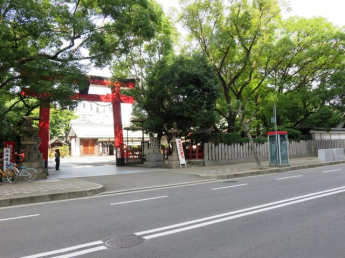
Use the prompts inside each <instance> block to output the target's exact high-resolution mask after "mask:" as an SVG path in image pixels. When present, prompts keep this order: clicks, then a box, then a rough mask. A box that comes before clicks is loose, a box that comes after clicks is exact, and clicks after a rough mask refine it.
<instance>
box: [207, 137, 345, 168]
mask: <svg viewBox="0 0 345 258" xmlns="http://www.w3.org/2000/svg"><path fill="white" fill-rule="evenodd" d="M288 147H289V156H290V157H298V156H299V157H302V156H317V153H318V150H319V149H333V148H345V140H310V141H300V142H290V143H289V146H288ZM256 150H257V152H258V155H259V158H260V159H261V160H267V159H268V156H269V153H268V143H267V142H266V143H264V144H256ZM204 160H205V165H217V164H219V165H222V164H231V163H241V162H245V161H254V155H253V152H252V150H251V148H250V145H249V143H244V144H231V145H228V144H224V143H219V144H214V143H205V144H204Z"/></svg>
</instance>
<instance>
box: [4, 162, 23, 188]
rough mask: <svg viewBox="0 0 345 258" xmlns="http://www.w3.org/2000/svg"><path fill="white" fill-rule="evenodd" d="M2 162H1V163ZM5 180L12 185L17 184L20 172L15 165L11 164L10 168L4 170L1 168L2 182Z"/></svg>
mask: <svg viewBox="0 0 345 258" xmlns="http://www.w3.org/2000/svg"><path fill="white" fill-rule="evenodd" d="M1 161H2V160H0V162H1ZM3 178H5V179H6V181H7V182H9V183H10V184H12V183H15V182H17V181H18V179H19V170H18V169H17V168H16V167H15V166H14V164H10V166H9V167H8V168H6V169H5V170H2V169H1V167H0V181H2V179H3Z"/></svg>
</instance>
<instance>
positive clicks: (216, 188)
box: [211, 184, 248, 191]
mask: <svg viewBox="0 0 345 258" xmlns="http://www.w3.org/2000/svg"><path fill="white" fill-rule="evenodd" d="M244 185H248V184H240V185H231V186H224V187H218V188H213V189H211V191H213V190H220V189H226V188H233V187H238V186H244Z"/></svg>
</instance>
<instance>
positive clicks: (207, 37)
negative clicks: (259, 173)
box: [181, 0, 344, 132]
mask: <svg viewBox="0 0 345 258" xmlns="http://www.w3.org/2000/svg"><path fill="white" fill-rule="evenodd" d="M182 3H183V9H182V14H181V21H182V22H183V24H184V27H185V28H186V29H187V30H188V31H189V32H190V35H191V37H192V39H194V40H195V41H196V42H197V44H198V47H199V49H200V50H201V51H202V52H203V53H204V54H205V56H206V57H207V58H208V60H209V62H210V63H211V65H212V67H213V72H214V74H215V75H217V77H218V79H219V81H220V83H221V84H222V90H221V93H222V97H221V98H219V99H218V100H217V108H216V111H217V112H218V113H219V114H220V115H221V116H222V117H223V120H224V121H225V124H226V126H227V131H228V132H236V131H238V130H239V129H240V128H241V127H242V122H243V121H244V120H246V119H250V118H251V116H255V119H256V121H259V122H260V120H261V124H262V126H269V124H268V121H269V119H270V117H271V115H268V112H267V111H268V110H272V109H271V107H272V106H273V103H274V102H284V106H285V107H286V109H285V108H284V109H281V110H278V111H279V113H278V114H279V118H280V121H281V122H284V123H288V124H289V125H290V126H293V125H296V124H297V123H298V122H300V121H302V120H306V119H308V117H309V116H310V115H311V114H315V113H317V112H318V109H320V108H322V110H323V111H324V110H325V109H326V108H325V106H331V104H330V103H331V102H332V98H333V97H332V96H331V95H329V94H325V92H327V89H328V87H329V86H327V85H329V81H330V79H331V78H332V76H333V75H334V74H335V73H337V72H338V71H340V70H342V69H343V67H344V33H343V32H342V31H341V30H340V29H339V28H337V27H335V26H334V25H332V24H331V23H330V22H327V21H326V20H325V19H323V18H312V19H305V18H298V17H293V18H290V19H288V20H282V19H281V11H280V8H281V6H282V4H281V2H279V1H278V0H247V1H245V0H235V1H223V0H215V1H209V0H200V1H193V0H183V1H182ZM320 93H323V95H324V97H323V98H322V97H320ZM326 95H328V96H327V97H326ZM287 100H292V101H290V102H288V101H287ZM298 100H299V101H298ZM250 103H256V105H252V104H250ZM267 103H270V108H268V106H267ZM281 106H283V105H281ZM291 108H292V109H294V110H296V111H297V112H296V113H292V112H289V110H291ZM260 110H261V111H260ZM263 110H266V111H265V112H262V111H263ZM284 110H285V111H284ZM280 111H281V112H280ZM284 112H285V113H286V115H285V116H284ZM334 115H336V114H335V113H334ZM338 115H339V114H338ZM313 116H314V115H313ZM335 120H337V119H335ZM335 120H334V119H333V122H332V123H331V124H334V122H335ZM314 121H316V120H315V119H314ZM257 124H260V123H257Z"/></svg>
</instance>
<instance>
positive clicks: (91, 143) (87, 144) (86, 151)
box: [82, 139, 96, 155]
mask: <svg viewBox="0 0 345 258" xmlns="http://www.w3.org/2000/svg"><path fill="white" fill-rule="evenodd" d="M95 145H96V140H95V139H83V143H82V146H83V150H82V151H83V155H94V154H95Z"/></svg>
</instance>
